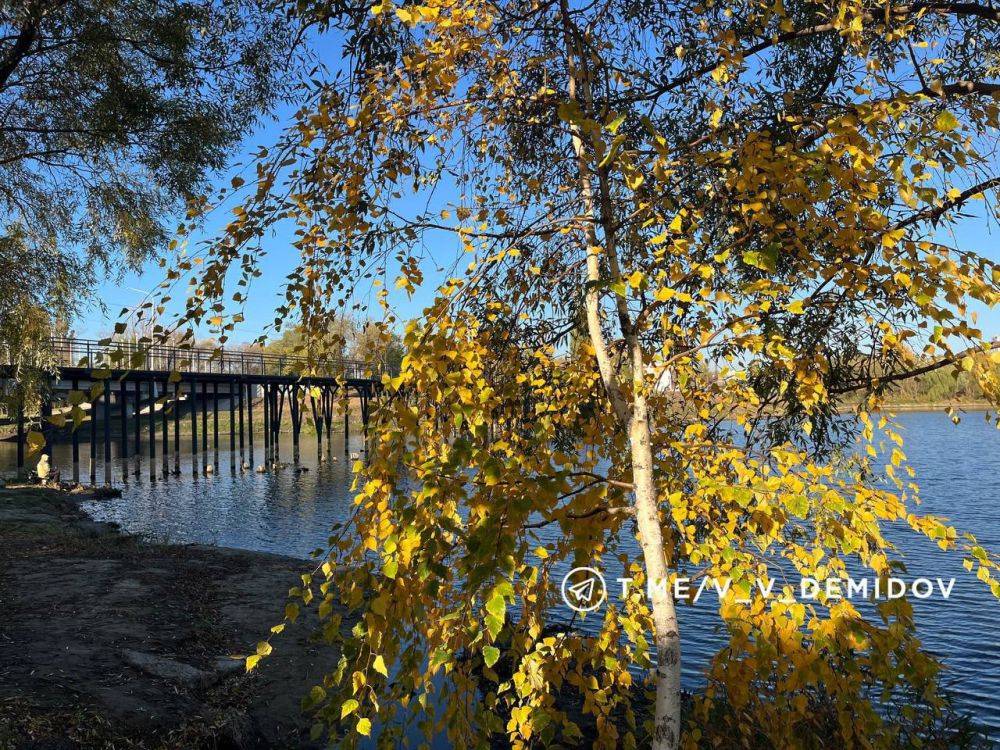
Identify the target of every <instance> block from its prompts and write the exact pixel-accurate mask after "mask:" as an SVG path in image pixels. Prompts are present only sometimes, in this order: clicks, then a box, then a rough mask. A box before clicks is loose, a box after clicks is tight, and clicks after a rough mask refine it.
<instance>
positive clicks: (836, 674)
mask: <svg viewBox="0 0 1000 750" xmlns="http://www.w3.org/2000/svg"><path fill="white" fill-rule="evenodd" d="M303 12H304V13H307V14H313V15H314V16H315V17H317V18H320V19H322V22H323V23H331V24H336V25H339V26H340V27H342V31H343V35H344V39H345V52H346V53H348V56H346V57H345V59H347V60H349V61H350V64H349V65H346V64H345V67H344V69H343V70H342V71H340V73H339V74H337V75H334V76H332V77H330V78H329V79H326V80H322V81H317V82H316V83H315V86H314V88H313V90H312V91H311V96H310V98H309V99H308V101H306V102H304V103H303V106H302V108H301V110H300V111H299V113H298V115H297V117H296V121H295V123H294V124H293V126H292V127H290V128H289V130H288V132H287V133H286V135H285V136H284V138H283V139H282V140H281V141H280V142H279V143H276V144H273V145H272V146H271V147H270V148H268V149H266V150H265V149H262V150H261V152H260V153H259V154H258V161H257V163H256V167H255V169H256V171H255V172H254V173H253V174H252V175H250V176H249V178H248V179H247V180H246V182H245V183H244V180H242V179H240V180H238V181H237V182H236V183H234V190H233V194H232V195H231V196H230V197H229V199H230V200H235V201H237V202H238V206H237V208H236V210H235V213H234V217H233V219H232V221H231V223H230V225H229V226H228V227H227V229H226V231H225V232H224V234H223V235H222V236H221V237H219V238H217V240H216V241H215V242H213V243H211V244H209V245H208V246H207V247H206V248H205V253H204V257H203V258H199V259H198V261H199V262H198V263H196V262H195V261H194V260H193V259H191V258H182V259H180V260H179V261H178V263H177V265H176V268H175V269H174V270H173V271H172V274H173V276H175V277H177V278H182V277H187V276H189V275H190V277H191V283H192V287H191V289H192V294H191V295H190V297H189V300H188V305H187V308H186V310H185V312H184V314H183V315H182V316H181V319H180V320H178V321H177V325H185V324H188V323H198V322H204V321H208V322H210V323H211V325H213V326H216V327H217V328H218V329H219V335H220V336H222V337H225V335H226V334H227V331H229V330H231V329H232V326H233V325H234V324H235V323H234V319H233V315H236V316H238V315H239V313H238V312H236V313H233V311H232V305H231V303H230V302H229V301H228V300H229V299H234V300H235V302H236V303H237V305H241V304H245V302H246V299H247V293H246V289H247V287H248V286H249V284H250V281H251V280H252V279H253V278H254V276H255V275H257V274H259V273H260V272H261V270H260V264H261V263H262V260H261V259H262V258H263V257H264V256H265V255H271V256H274V255H276V254H277V255H279V258H278V259H275V260H272V261H271V262H272V263H280V262H282V261H284V260H287V263H288V269H289V275H288V281H287V284H286V286H285V288H284V297H283V299H282V300H281V302H280V305H279V306H278V309H277V310H276V315H275V323H276V326H278V327H280V326H281V324H282V323H283V322H284V321H285V320H295V321H296V322H297V323H298V324H301V325H302V326H303V330H304V331H306V332H310V331H311V332H314V333H315V334H316V336H317V340H321V339H322V331H323V330H325V327H326V326H328V325H329V323H330V321H331V320H333V319H335V317H336V316H337V315H340V314H342V312H341V311H342V310H343V309H344V308H345V307H351V306H357V305H358V304H360V303H359V300H360V299H362V298H361V297H360V296H359V294H358V289H360V288H362V287H365V286H367V287H368V288H370V289H372V290H373V291H372V295H371V299H372V300H374V303H375V304H377V305H381V306H382V308H383V310H382V319H383V323H382V324H381V325H382V326H383V331H384V335H385V336H387V337H388V336H389V335H390V334H391V332H392V331H393V330H395V329H396V327H397V326H405V336H404V346H405V350H406V356H405V357H404V358H403V361H402V364H401V369H400V372H399V373H398V375H395V376H389V375H386V376H385V379H384V388H385V390H384V393H383V396H382V398H381V399H380V401H379V404H378V408H377V410H376V412H375V416H374V418H373V422H372V424H371V425H370V426H369V453H368V456H367V461H366V462H365V463H364V464H362V463H360V462H359V463H358V464H357V465H356V466H355V470H356V483H355V490H356V493H357V496H356V507H355V511H354V514H353V516H352V518H351V521H350V523H349V524H347V525H345V526H344V527H342V528H338V529H335V530H334V532H333V534H332V536H331V539H330V548H329V551H328V554H327V556H326V558H325V559H324V560H322V561H321V564H320V565H319V567H318V568H317V569H316V571H315V574H314V575H311V576H305V577H304V578H303V581H302V585H301V586H300V587H298V588H296V589H295V590H294V591H293V592H292V600H291V601H290V602H289V604H288V607H287V610H286V614H287V619H288V620H289V621H293V620H295V619H296V618H297V616H298V614H299V612H300V610H301V608H302V607H303V606H316V607H318V612H319V617H320V619H321V622H322V623H323V625H322V635H323V637H324V638H325V639H326V640H327V641H328V642H329V643H331V644H335V645H336V647H338V648H339V649H340V653H341V656H340V662H339V666H338V667H337V669H336V670H335V671H334V672H333V673H332V674H329V675H327V676H326V677H325V678H324V680H323V681H322V683H321V684H319V685H316V686H315V687H314V688H313V690H312V692H311V693H310V695H309V697H308V699H307V707H308V708H309V709H310V710H312V711H313V712H314V713H315V716H316V717H317V724H316V728H315V731H316V733H317V735H322V734H323V733H325V732H328V731H329V732H331V733H332V736H335V737H339V738H341V739H342V740H343V741H344V742H346V743H347V744H352V743H354V742H355V741H357V740H358V739H359V738H360V737H362V736H365V735H368V734H370V733H371V732H372V731H373V726H374V725H373V722H378V724H379V727H380V729H379V732H378V734H379V741H380V742H381V743H383V744H384V745H385V746H392V745H393V744H394V743H396V742H397V741H399V738H400V737H401V736H403V735H405V734H406V728H407V727H408V723H415V724H416V725H417V726H419V728H420V729H421V730H423V732H424V733H425V734H427V735H433V734H439V733H445V734H446V735H447V737H448V738H449V739H450V741H451V742H453V743H454V745H455V746H456V747H485V746H487V745H488V743H489V742H490V741H492V740H495V739H496V738H498V737H500V738H504V740H505V741H506V742H509V743H510V745H511V746H513V747H528V746H534V745H536V744H560V743H561V744H563V745H572V744H579V743H582V742H586V743H587V744H592V745H593V746H595V747H609V748H610V747H633V746H636V745H637V744H642V745H644V746H649V747H655V748H675V747H678V746H680V745H685V746H688V747H696V746H706V747H715V746H742V747H758V746H765V745H773V746H778V747H796V746H801V747H820V746H828V744H830V743H833V744H836V745H838V746H844V747H855V746H864V747H872V746H874V747H892V746H900V745H905V744H907V743H908V742H910V741H911V740H912V739H913V737H915V736H916V737H918V738H919V737H922V738H923V739H921V740H920V741H925V740H926V739H927V736H929V735H926V734H924V735H921V733H922V732H924V733H928V732H930V731H932V730H931V725H932V723H933V719H934V713H935V711H936V710H937V709H938V708H939V706H940V700H939V697H938V694H937V691H936V687H935V686H936V675H937V672H938V664H937V663H936V662H935V660H934V659H932V658H931V657H930V656H929V655H927V654H926V653H924V652H923V651H922V650H921V649H920V646H919V642H918V640H917V639H916V637H915V629H914V622H913V616H912V608H911V607H910V605H909V603H908V602H907V601H906V600H905V599H895V600H890V601H879V602H877V603H876V605H875V609H874V610H873V611H874V612H875V614H874V615H871V614H869V615H868V616H864V615H863V614H862V613H861V612H860V611H859V610H858V608H856V607H855V606H854V605H853V604H852V603H851V602H850V601H847V600H837V599H832V598H827V597H826V596H825V595H823V596H821V597H820V599H819V600H818V601H802V600H800V599H797V598H796V593H797V591H796V588H795V587H794V586H793V585H792V582H793V581H794V580H796V579H797V578H798V577H803V576H807V577H812V578H816V579H819V580H824V579H827V578H831V577H839V576H844V575H846V574H847V571H848V566H851V569H852V570H857V569H859V568H860V569H862V570H866V571H868V572H870V573H871V574H872V575H873V576H876V577H880V578H885V577H886V576H888V575H889V574H890V573H891V572H892V571H893V570H894V569H895V567H894V566H896V564H897V561H898V555H897V553H896V551H895V550H894V549H893V547H892V545H891V544H890V543H889V542H888V541H887V539H886V537H885V534H884V529H885V527H886V526H887V525H888V524H889V523H897V522H902V523H904V524H907V525H908V526H909V527H910V528H911V529H912V530H913V531H914V533H915V534H917V535H922V536H924V537H927V538H928V540H929V541H928V543H936V544H937V545H938V546H940V547H941V548H942V549H943V550H946V551H950V553H951V554H960V555H963V556H964V560H965V564H966V567H967V568H968V569H969V570H970V571H972V572H974V574H975V575H977V576H978V578H979V579H980V580H981V581H982V582H983V583H984V585H985V586H986V587H987V588H988V589H991V590H992V593H993V594H994V595H1000V584H998V582H997V578H996V571H997V564H998V561H997V558H996V557H995V556H994V555H993V554H991V553H990V552H988V551H986V550H984V549H982V547H980V546H979V545H978V544H977V543H976V541H975V539H974V537H972V536H971V535H969V534H967V533H966V532H965V531H959V530H956V529H954V528H952V527H950V526H949V525H948V524H947V523H946V521H944V520H943V519H940V518H936V517H933V516H929V515H926V514H921V513H920V512H919V508H918V507H917V502H918V500H919V490H918V487H917V486H916V484H915V483H914V482H913V481H912V472H911V471H910V469H909V468H908V466H907V464H906V458H905V454H904V447H903V443H902V439H901V438H900V436H899V434H898V433H897V431H896V430H895V429H894V427H893V421H892V419H891V417H890V416H889V415H887V414H886V413H885V412H883V411H880V407H881V406H882V404H883V400H884V397H885V395H886V394H887V393H889V392H891V389H892V388H893V386H894V385H895V384H898V383H900V382H902V381H904V380H906V379H908V378H911V377H915V376H917V375H920V374H923V373H926V372H929V371H934V370H945V371H948V370H951V371H954V372H967V373H970V374H971V375H972V376H973V377H975V378H976V379H977V380H978V381H979V384H980V386H981V387H982V388H983V391H984V392H985V393H986V394H988V396H989V397H990V398H991V399H992V398H995V396H996V395H997V388H998V384H997V383H996V381H995V377H994V375H993V374H992V373H993V368H992V366H991V364H992V363H993V362H994V361H995V354H994V352H993V345H992V344H991V343H990V342H989V341H988V340H987V337H986V336H985V335H984V333H983V331H982V330H981V329H980V328H979V327H978V325H977V322H976V316H975V314H974V309H975V308H974V305H981V306H991V305H993V304H995V303H996V302H997V300H998V293H1000V287H998V281H1000V271H998V269H997V267H996V266H995V265H994V263H992V262H991V261H989V260H987V259H985V258H983V257H981V256H979V255H977V254H976V253H975V250H976V248H972V247H965V246H960V245H957V244H956V243H955V242H954V241H953V240H951V239H949V233H948V232H947V229H948V228H949V227H951V226H954V225H955V224H956V223H957V222H959V221H963V220H985V218H986V217H987V216H988V215H990V214H991V212H992V203H991V200H992V197H993V195H994V192H995V188H996V187H997V185H998V184H1000V178H998V177H997V175H996V169H995V167H996V164H995V161H994V158H993V153H992V149H993V148H994V147H995V145H996V132H997V131H996V128H997V126H998V107H997V103H996V95H997V93H998V92H1000V86H998V84H997V83H995V82H993V80H992V78H991V77H992V75H993V73H994V72H995V70H996V62H997V61H996V53H995V50H996V49H1000V44H998V42H1000V39H998V25H997V21H998V18H997V16H998V11H996V10H995V9H993V8H991V7H989V6H983V5H977V4H974V3H948V2H920V3H907V4H892V3H889V4H885V3H879V4H876V3H869V2H858V1H856V0H834V1H833V2H802V1H800V0H795V1H794V2H782V1H781V0H778V2H770V0H769V1H768V2H742V1H739V0H738V1H731V0H730V1H726V2H718V3H713V2H706V3H700V2H690V3H688V2H631V1H629V0H605V1H603V2H591V3H575V2H569V0H552V1H546V2H532V3H521V2H511V3H508V2H503V1H502V0H495V1H493V2H487V1H484V0H439V1H438V0H434V1H431V2H427V3H424V4H417V3H405V4H394V3H393V2H391V1H390V0H382V1H381V2H379V3H377V4H375V5H373V6H365V7H358V8H356V9H354V10H353V11H352V10H346V11H345V10H344V9H343V8H338V9H336V12H335V9H332V8H328V7H326V6H325V5H323V4H319V5H317V6H314V7H306V8H305V9H304V10H303ZM214 206H215V204H214V203H212V204H209V203H207V202H206V203H205V204H202V205H201V206H198V207H196V209H195V210H193V214H192V215H193V216H196V215H197V213H198V210H202V209H204V208H207V207H214ZM969 217H971V219H969ZM282 222H284V223H290V224H292V225H293V226H294V228H295V232H296V235H295V237H296V239H295V242H294V247H293V249H292V251H291V252H289V251H288V250H287V249H282V248H280V247H276V246H275V245H274V243H273V242H272V241H270V240H269V239H268V238H269V236H270V234H269V230H270V229H271V228H273V227H274V226H276V225H278V224H280V223H282ZM202 261H203V262H202ZM233 288H235V289H236V293H235V296H233V297H230V291H231V289H233ZM401 294H408V295H411V296H412V297H414V298H415V299H418V300H421V301H423V303H424V305H425V306H424V308H423V314H422V315H421V316H419V317H418V318H417V319H415V320H410V321H400V320H397V319H396V317H395V315H394V312H393V305H392V300H393V299H394V297H395V296H398V295H401ZM369 313H371V311H369ZM223 340H224V339H223ZM308 369H309V367H308V366H305V367H304V372H308ZM665 374H666V377H665ZM665 384H668V386H667V387H665ZM845 408H849V409H850V411H851V414H850V415H849V416H847V417H845V416H842V415H841V411H842V410H843V409H845ZM608 560H615V561H616V564H618V565H620V566H621V568H622V569H623V570H624V571H626V574H627V575H628V576H629V577H631V578H632V579H634V585H633V586H632V587H631V588H630V589H629V591H628V592H627V593H626V595H625V596H623V597H621V598H620V599H619V598H617V597H615V596H612V597H609V601H608V602H607V603H606V605H605V606H604V607H603V609H601V610H599V611H597V612H596V613H593V614H591V615H589V617H591V618H597V620H598V622H599V625H598V626H597V627H595V628H593V629H591V630H589V631H587V630H581V629H580V628H578V627H576V625H577V624H578V623H577V621H576V620H574V621H573V622H572V624H570V625H569V626H567V625H566V618H565V617H562V618H561V617H560V613H561V614H563V615H564V614H565V610H560V594H559V589H560V580H561V578H562V575H563V573H564V572H565V571H566V570H568V569H569V568H571V567H573V566H574V565H590V566H592V567H598V568H599V567H601V565H602V563H605V564H606V563H607V561H608ZM681 577H695V578H698V577H711V578H714V579H719V580H722V579H726V580H729V581H731V583H732V586H731V588H730V589H729V590H728V593H727V594H726V596H725V597H724V598H723V600H722V601H721V603H720V606H719V621H720V623H721V624H722V625H723V626H724V628H725V630H726V632H727V633H728V635H729V643H728V645H727V647H726V648H724V649H723V650H721V651H720V652H719V654H718V655H717V656H716V658H715V659H714V660H713V662H712V663H711V665H710V666H709V667H708V670H707V675H706V679H707V682H706V685H705V687H704V689H703V690H702V691H701V692H700V693H699V694H698V695H697V696H696V698H695V699H694V700H693V702H692V704H691V705H690V708H689V710H688V709H684V710H682V696H681V690H680V657H681V651H682V644H683V633H682V632H681V630H680V628H679V626H678V621H677V609H678V607H680V606H685V603H684V602H680V601H675V599H674V593H675V591H676V589H675V586H674V584H675V583H676V581H677V580H678V578H681ZM759 582H766V583H769V584H770V585H771V586H773V589H770V590H771V591H773V593H774V595H773V596H767V595H766V594H765V592H764V590H762V589H763V587H760V586H758V585H757V584H758V583H759ZM682 598H683V597H682ZM345 608H346V609H347V610H348V611H349V612H350V613H351V614H352V615H353V618H354V619H353V622H355V623H356V624H354V625H353V627H352V628H346V627H343V622H344V621H343V619H342V616H343V612H344V610H345ZM591 623H593V620H591ZM282 627H283V626H279V627H278V628H276V631H280V630H281V629H282ZM272 648H273V646H272V644H271V642H270V641H266V642H263V643H262V644H261V645H260V647H259V650H258V653H257V654H255V655H254V656H252V657H250V659H249V660H248V667H250V668H252V667H253V666H254V665H255V664H256V663H257V661H259V659H260V658H261V657H263V656H266V655H267V654H268V653H270V651H271V649H272ZM900 694H905V695H909V696H917V698H916V699H915V702H914V705H913V707H912V708H913V711H912V712H911V713H912V714H913V715H912V716H910V717H909V721H910V722H911V724H909V725H907V726H904V725H903V723H901V722H897V721H894V720H893V718H892V717H891V714H890V712H888V711H887V706H888V705H889V703H888V702H887V703H883V702H882V701H888V697H887V696H893V695H896V696H898V695H900ZM918 704H919V705H918ZM573 706H575V707H576V708H575V709H574V708H573ZM918 708H924V709H926V710H925V711H920V710H918Z"/></svg>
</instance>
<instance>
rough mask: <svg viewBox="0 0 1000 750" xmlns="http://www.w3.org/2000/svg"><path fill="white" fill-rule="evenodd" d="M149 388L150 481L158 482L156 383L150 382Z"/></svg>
mask: <svg viewBox="0 0 1000 750" xmlns="http://www.w3.org/2000/svg"><path fill="white" fill-rule="evenodd" d="M147 387H148V388H149V425H148V427H149V481H150V482H155V481H156V383H155V382H154V381H152V380H150V381H148V385H147Z"/></svg>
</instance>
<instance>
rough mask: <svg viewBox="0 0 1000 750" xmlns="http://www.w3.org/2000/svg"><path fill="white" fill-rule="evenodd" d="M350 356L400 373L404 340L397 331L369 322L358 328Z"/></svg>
mask: <svg viewBox="0 0 1000 750" xmlns="http://www.w3.org/2000/svg"><path fill="white" fill-rule="evenodd" d="M348 356H349V357H351V358H352V359H357V360H360V361H362V362H370V363H372V364H379V365H382V366H384V367H385V369H386V370H387V371H389V372H398V371H399V365H400V363H401V362H402V361H403V339H402V337H401V336H400V335H399V334H398V333H396V332H395V331H393V330H388V329H386V328H385V326H382V325H379V324H378V323H375V322H372V321H368V322H366V323H362V324H361V325H359V326H357V327H356V329H355V332H354V335H353V336H352V337H351V344H350V348H349V349H348Z"/></svg>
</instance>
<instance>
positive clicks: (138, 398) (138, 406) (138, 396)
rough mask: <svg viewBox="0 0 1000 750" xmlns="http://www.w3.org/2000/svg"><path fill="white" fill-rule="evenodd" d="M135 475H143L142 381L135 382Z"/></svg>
mask: <svg viewBox="0 0 1000 750" xmlns="http://www.w3.org/2000/svg"><path fill="white" fill-rule="evenodd" d="M134 447H135V475H136V477H138V476H139V475H140V474H141V473H142V381H141V380H136V381H135V446H134Z"/></svg>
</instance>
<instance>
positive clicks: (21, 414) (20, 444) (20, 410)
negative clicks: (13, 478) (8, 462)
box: [17, 397, 25, 477]
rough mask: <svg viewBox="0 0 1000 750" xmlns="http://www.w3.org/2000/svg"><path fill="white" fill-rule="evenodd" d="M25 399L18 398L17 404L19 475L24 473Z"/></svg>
mask: <svg viewBox="0 0 1000 750" xmlns="http://www.w3.org/2000/svg"><path fill="white" fill-rule="evenodd" d="M24 442H25V438H24V400H23V397H19V398H18V404H17V475H18V477H20V476H21V474H23V473H24Z"/></svg>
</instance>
